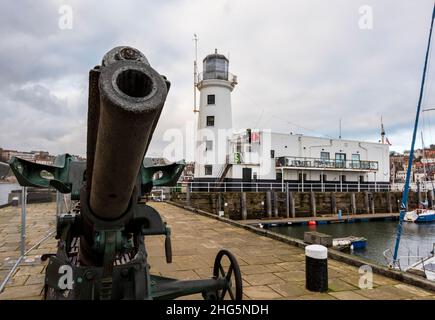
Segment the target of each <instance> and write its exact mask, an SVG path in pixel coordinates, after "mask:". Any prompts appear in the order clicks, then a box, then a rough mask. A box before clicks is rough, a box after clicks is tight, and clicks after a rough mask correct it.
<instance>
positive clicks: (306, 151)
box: [194, 51, 390, 191]
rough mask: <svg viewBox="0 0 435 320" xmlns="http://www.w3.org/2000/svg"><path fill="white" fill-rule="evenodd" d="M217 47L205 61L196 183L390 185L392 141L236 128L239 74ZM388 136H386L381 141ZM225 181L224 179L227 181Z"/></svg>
mask: <svg viewBox="0 0 435 320" xmlns="http://www.w3.org/2000/svg"><path fill="white" fill-rule="evenodd" d="M228 65H229V61H228V59H227V58H226V57H225V56H224V55H222V54H218V53H217V51H216V52H215V53H214V54H210V55H208V56H206V57H205V58H204V60H203V72H202V73H200V74H199V76H198V78H197V82H196V87H197V89H198V90H199V92H200V99H199V108H198V111H199V112H198V131H197V136H196V139H197V141H196V153H195V172H194V182H195V183H196V184H197V185H199V184H201V185H202V186H205V185H208V187H210V185H211V186H212V187H214V188H216V187H219V188H222V187H225V188H231V189H240V187H242V188H244V189H250V190H252V189H253V188H255V189H264V188H273V189H278V190H279V189H284V187H289V188H291V189H297V190H303V191H309V190H313V191H362V190H375V189H376V190H382V189H384V188H386V187H388V186H389V182H390V163H389V145H388V144H387V143H383V142H382V143H374V142H364V141H355V140H345V139H332V138H324V137H312V136H306V135H302V134H282V133H275V132H271V131H269V130H255V129H252V130H251V129H246V130H234V129H233V128H232V112H231V108H232V107H231V92H232V91H233V90H234V88H235V87H236V85H237V77H236V76H234V75H232V74H231V73H229V68H228ZM383 140H384V139H382V141H383ZM224 182H225V183H224Z"/></svg>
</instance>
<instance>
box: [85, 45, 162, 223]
mask: <svg viewBox="0 0 435 320" xmlns="http://www.w3.org/2000/svg"><path fill="white" fill-rule="evenodd" d="M99 71H100V76H99V79H98V90H99V99H96V101H98V103H99V115H98V131H97V133H96V134H95V133H94V135H95V140H96V141H95V146H94V155H93V159H92V173H91V176H90V181H92V183H91V185H90V195H89V204H90V208H91V210H92V212H93V213H94V214H95V215H96V216H98V217H99V218H102V219H106V220H113V219H117V218H119V217H120V216H121V215H122V214H123V213H124V212H125V211H126V210H127V209H128V206H129V202H130V200H131V197H132V193H133V188H134V185H135V183H136V179H137V176H138V173H139V170H140V167H141V165H142V161H143V157H144V155H145V153H146V151H147V149H148V146H149V143H150V141H151V137H152V135H153V132H154V129H155V126H156V124H157V121H158V119H159V117H160V113H161V111H162V108H163V105H164V102H165V100H166V96H167V93H168V82H167V81H166V79H165V78H164V77H163V76H161V75H160V74H159V73H157V72H156V71H155V70H154V69H153V68H151V66H150V65H149V63H148V61H147V60H146V58H145V56H144V55H143V54H142V53H141V52H139V51H138V50H136V49H134V48H131V47H117V48H114V49H112V50H111V51H109V52H108V53H107V54H106V55H105V57H104V59H103V63H102V66H101V68H100V69H99ZM88 170H89V169H88Z"/></svg>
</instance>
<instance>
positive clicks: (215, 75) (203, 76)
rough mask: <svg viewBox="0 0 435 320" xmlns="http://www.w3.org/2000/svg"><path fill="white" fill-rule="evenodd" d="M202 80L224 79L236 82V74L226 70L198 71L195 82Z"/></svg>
mask: <svg viewBox="0 0 435 320" xmlns="http://www.w3.org/2000/svg"><path fill="white" fill-rule="evenodd" d="M203 80H226V81H230V82H231V83H235V84H237V76H236V75H234V74H232V73H231V72H228V71H214V72H212V71H206V72H200V73H198V75H197V79H196V83H200V82H201V81H203Z"/></svg>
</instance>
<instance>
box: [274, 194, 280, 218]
mask: <svg viewBox="0 0 435 320" xmlns="http://www.w3.org/2000/svg"><path fill="white" fill-rule="evenodd" d="M273 215H274V217H275V218H278V217H279V212H278V192H276V191H273Z"/></svg>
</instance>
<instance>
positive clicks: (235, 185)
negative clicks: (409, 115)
mask: <svg viewBox="0 0 435 320" xmlns="http://www.w3.org/2000/svg"><path fill="white" fill-rule="evenodd" d="M183 186H184V187H186V186H189V187H191V188H193V189H195V188H197V189H207V191H208V192H211V191H217V190H222V189H224V190H225V191H232V190H240V189H242V190H243V189H244V190H247V189H250V190H252V191H258V190H277V189H278V190H279V189H281V190H282V191H283V190H286V188H290V189H293V190H298V191H299V192H309V191H316V190H322V191H324V190H333V191H335V192H349V191H353V192H359V191H373V192H377V191H391V186H390V185H389V184H379V183H359V182H354V183H345V182H343V183H339V182H338V181H337V182H335V183H331V182H324V183H318V182H316V183H311V182H306V181H304V182H285V181H283V182H280V181H277V182H261V181H260V182H259V181H252V182H242V181H232V182H227V181H225V182H214V181H210V182H205V181H185V182H180V183H179V184H178V186H177V187H172V188H171V189H172V190H178V189H179V188H180V187H183Z"/></svg>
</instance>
